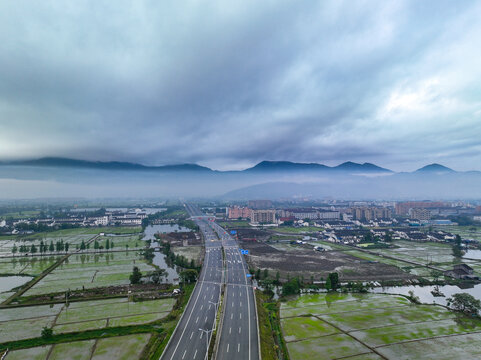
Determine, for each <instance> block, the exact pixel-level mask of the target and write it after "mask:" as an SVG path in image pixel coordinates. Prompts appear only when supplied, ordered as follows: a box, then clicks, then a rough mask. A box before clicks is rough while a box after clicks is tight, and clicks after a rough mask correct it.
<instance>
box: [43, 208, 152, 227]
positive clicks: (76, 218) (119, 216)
mask: <svg viewBox="0 0 481 360" xmlns="http://www.w3.org/2000/svg"><path fill="white" fill-rule="evenodd" d="M146 217H147V214H146V213H145V212H144V211H142V210H141V209H129V210H127V211H122V210H113V211H105V213H104V214H103V215H102V216H85V215H84V216H81V215H79V214H76V213H67V214H66V216H65V218H47V219H38V220H35V221H34V222H35V223H36V224H46V225H48V226H56V225H62V224H69V225H74V226H75V225H76V226H110V225H120V226H140V225H142V220H143V219H145V218H146Z"/></svg>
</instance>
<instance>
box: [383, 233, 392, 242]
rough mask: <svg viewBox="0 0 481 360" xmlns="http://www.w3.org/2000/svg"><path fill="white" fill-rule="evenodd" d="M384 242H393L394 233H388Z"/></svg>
mask: <svg viewBox="0 0 481 360" xmlns="http://www.w3.org/2000/svg"><path fill="white" fill-rule="evenodd" d="M384 241H385V242H392V233H391V232H390V231H387V232H386V235H385V236H384Z"/></svg>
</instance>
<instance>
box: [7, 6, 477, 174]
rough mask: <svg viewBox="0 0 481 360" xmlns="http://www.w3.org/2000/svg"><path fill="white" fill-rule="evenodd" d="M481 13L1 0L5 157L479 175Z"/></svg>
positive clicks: (429, 8)
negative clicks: (354, 164) (436, 165)
mask: <svg viewBox="0 0 481 360" xmlns="http://www.w3.org/2000/svg"><path fill="white" fill-rule="evenodd" d="M480 15H481V4H480V3H479V2H463V3H462V4H461V3H456V2H453V1H431V2H429V1H428V2H426V1H423V2H419V1H398V2H385V1H379V2H373V1H366V2H362V1H358V2H352V1H346V2H341V1H332V2H325V1H323V2H305V3H299V2H288V1H280V2H279V1H265V2H254V1H238V2H237V1H227V2H225V1H224V2H221V1H219V2H198V1H188V2H178V1H177V2H176V1H170V2H169V1H162V2H158V1H137V2H131V1H115V2H112V1H90V2H89V1H84V2H73V3H70V4H68V5H67V4H66V3H65V2H60V1H43V2H30V1H3V2H1V3H0V42H1V44H2V47H1V50H0V157H1V158H4V159H6V158H19V157H20V158H22V157H23V158H25V157H29V158H31V157H39V156H65V157H75V158H83V159H92V160H127V161H136V162H141V163H146V164H166V163H179V162H197V163H200V164H204V165H208V166H211V167H214V168H220V169H234V168H240V167H245V166H248V165H252V164H253V163H256V162H258V161H260V160H264V159H268V160H292V161H306V162H311V161H315V162H322V163H327V164H335V163H339V162H342V161H346V160H353V161H370V162H376V163H378V164H380V165H383V166H386V167H391V168H393V169H396V170H405V169H413V168H415V167H418V166H419V165H422V164H425V163H427V162H434V161H437V162H443V163H445V164H446V165H449V166H452V167H454V168H457V169H460V170H468V169H473V168H476V169H481V155H480V150H481V140H479V134H481V100H480V96H479V95H480V93H481V92H480V86H481V85H480V84H481V81H479V80H480V78H481V67H479V59H480V58H481V56H480V55H481V50H480V49H481V46H480V45H481V44H480V42H479V39H480V38H481V23H480V22H479V18H480Z"/></svg>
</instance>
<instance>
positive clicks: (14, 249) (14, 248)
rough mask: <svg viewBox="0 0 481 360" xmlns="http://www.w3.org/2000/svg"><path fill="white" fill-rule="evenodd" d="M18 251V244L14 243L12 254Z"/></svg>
mask: <svg viewBox="0 0 481 360" xmlns="http://www.w3.org/2000/svg"><path fill="white" fill-rule="evenodd" d="M17 251H18V249H17V245H16V244H13V248H12V254H13V255H15V254H16V252H17Z"/></svg>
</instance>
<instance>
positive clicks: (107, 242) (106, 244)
mask: <svg viewBox="0 0 481 360" xmlns="http://www.w3.org/2000/svg"><path fill="white" fill-rule="evenodd" d="M105 249H106V250H107V251H108V250H109V249H110V241H109V239H107V241H105Z"/></svg>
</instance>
